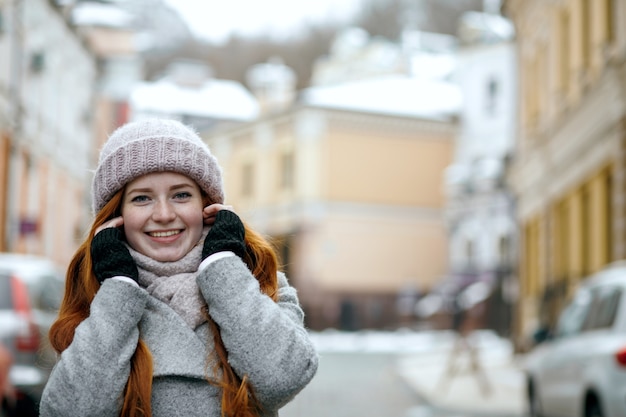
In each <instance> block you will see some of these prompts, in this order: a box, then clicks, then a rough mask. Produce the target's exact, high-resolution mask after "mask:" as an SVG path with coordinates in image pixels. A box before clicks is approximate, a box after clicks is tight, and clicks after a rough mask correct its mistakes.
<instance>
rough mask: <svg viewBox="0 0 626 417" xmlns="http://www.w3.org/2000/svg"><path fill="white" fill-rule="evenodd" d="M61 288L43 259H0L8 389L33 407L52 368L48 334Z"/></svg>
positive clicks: (0, 334) (1, 335)
mask: <svg viewBox="0 0 626 417" xmlns="http://www.w3.org/2000/svg"><path fill="white" fill-rule="evenodd" d="M64 282H65V281H64V276H63V274H62V273H61V272H60V271H59V270H58V269H57V268H56V266H55V265H54V263H53V262H52V261H50V260H48V259H45V258H41V257H37V256H31V255H20V254H10V253H0V343H1V344H3V345H4V346H5V347H6V348H7V349H8V351H9V352H10V354H11V356H12V359H13V365H12V367H11V370H10V373H9V380H10V382H11V384H12V385H13V386H14V387H15V388H16V389H18V390H19V391H20V392H21V393H22V394H25V395H29V396H31V397H32V398H33V399H34V400H35V401H38V400H39V398H40V396H41V392H42V390H43V387H44V385H45V383H46V381H47V379H48V375H49V373H50V370H51V369H52V366H53V365H54V362H55V353H54V350H53V349H52V347H51V346H50V344H49V342H48V331H49V329H50V326H51V325H52V323H53V322H54V320H55V319H56V317H57V314H58V309H59V306H60V304H61V299H62V297H63V290H64Z"/></svg>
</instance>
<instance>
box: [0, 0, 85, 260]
mask: <svg viewBox="0 0 626 417" xmlns="http://www.w3.org/2000/svg"><path fill="white" fill-rule="evenodd" d="M0 16H1V17H0V21H1V22H2V24H1V25H0V26H1V28H0V171H1V173H0V177H1V178H0V179H1V181H0V236H1V242H0V250H3V251H17V252H29V253H36V254H41V255H46V256H48V257H50V258H52V259H54V260H55V261H57V262H58V263H60V264H64V263H66V262H67V260H68V259H69V256H70V255H71V253H73V251H74V250H75V248H76V239H77V237H78V236H79V235H80V234H81V233H82V229H81V226H82V221H83V219H84V215H85V214H86V213H85V207H86V205H85V199H86V194H85V189H86V185H87V184H86V173H87V172H88V168H89V162H90V151H91V147H92V145H93V130H92V121H93V117H94V111H93V110H94V109H93V99H94V85H95V80H96V76H97V69H96V62H95V59H94V57H93V56H92V54H91V53H90V51H89V50H88V49H87V47H86V45H85V43H84V42H83V39H81V37H79V36H78V35H77V33H76V32H75V30H73V29H72V27H71V26H70V25H68V23H67V21H66V20H65V16H64V13H63V10H62V9H61V6H57V5H56V3H55V2H52V1H47V0H29V1H28V2H25V1H16V0H4V1H2V2H0Z"/></svg>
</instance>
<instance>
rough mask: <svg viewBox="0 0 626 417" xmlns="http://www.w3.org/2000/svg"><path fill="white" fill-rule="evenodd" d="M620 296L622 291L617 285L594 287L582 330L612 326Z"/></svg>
mask: <svg viewBox="0 0 626 417" xmlns="http://www.w3.org/2000/svg"><path fill="white" fill-rule="evenodd" d="M621 297H622V291H621V290H620V289H619V288H617V287H613V286H603V287H599V288H596V289H594V291H593V302H592V303H591V307H590V309H589V315H588V316H587V320H586V321H585V325H584V330H596V329H605V328H608V327H611V326H613V320H614V319H615V313H616V312H617V307H618V306H619V300H620V299H621Z"/></svg>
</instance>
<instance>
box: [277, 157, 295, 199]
mask: <svg viewBox="0 0 626 417" xmlns="http://www.w3.org/2000/svg"><path fill="white" fill-rule="evenodd" d="M293 159H294V157H293V152H286V153H284V154H282V155H281V158H280V188H281V189H283V190H289V189H292V188H293V185H294V181H293V180H294V178H293V176H294V163H293Z"/></svg>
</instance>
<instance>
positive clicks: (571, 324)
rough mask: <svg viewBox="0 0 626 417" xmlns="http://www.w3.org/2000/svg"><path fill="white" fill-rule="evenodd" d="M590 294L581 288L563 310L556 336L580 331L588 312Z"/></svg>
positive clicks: (564, 335)
mask: <svg viewBox="0 0 626 417" xmlns="http://www.w3.org/2000/svg"><path fill="white" fill-rule="evenodd" d="M590 304H591V294H590V293H589V291H586V290H581V291H579V292H578V294H576V297H575V298H574V300H572V302H571V303H570V304H569V305H568V306H567V307H566V308H565V310H563V313H562V314H561V316H560V317H559V322H558V324H557V329H556V335H557V337H567V336H572V335H575V334H577V333H579V332H580V330H581V329H582V328H583V324H584V323H585V320H586V318H587V314H588V312H589V306H590Z"/></svg>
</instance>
